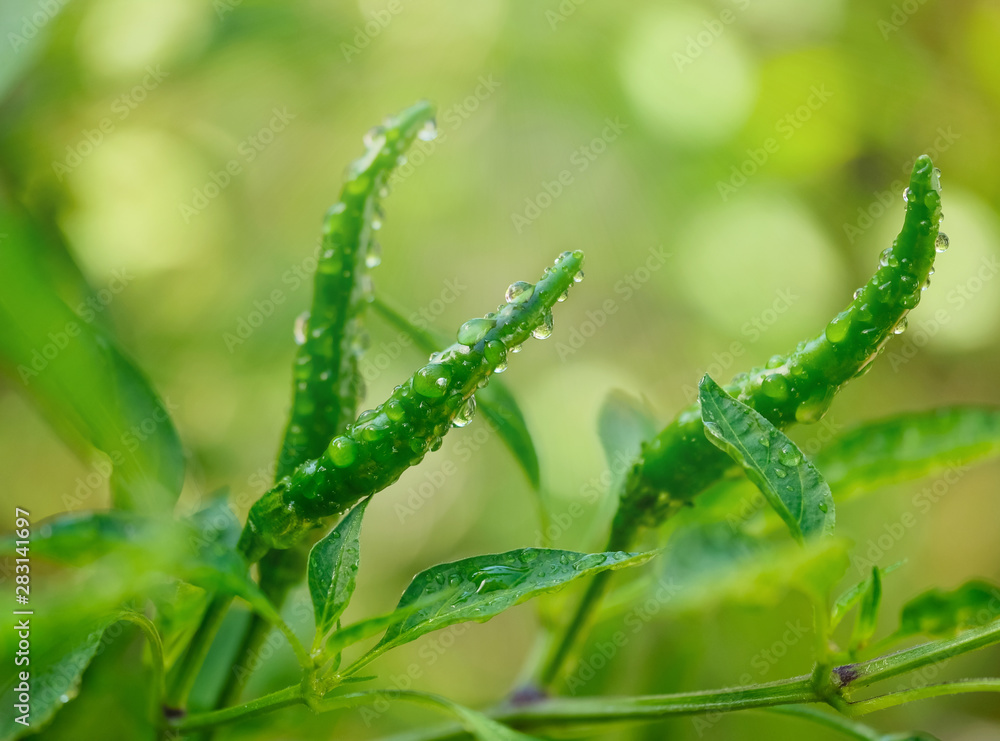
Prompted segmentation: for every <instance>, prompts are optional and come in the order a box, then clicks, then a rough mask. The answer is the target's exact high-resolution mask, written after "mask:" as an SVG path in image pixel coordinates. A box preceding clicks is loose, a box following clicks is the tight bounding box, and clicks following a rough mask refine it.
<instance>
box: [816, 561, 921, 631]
mask: <svg viewBox="0 0 1000 741" xmlns="http://www.w3.org/2000/svg"><path fill="white" fill-rule="evenodd" d="M904 563H905V562H904V561H897V562H896V563H894V564H892V565H891V566H886V567H885V568H884V569H879V581H881V577H884V576H886V575H887V574H891V573H892V572H893V571H895V570H896V569H898V568H899V567H900V566H902V565H903V564H904ZM871 581H872V577H870V576H869V577H868V578H867V579H865V580H864V581H860V582H858V583H857V584H855V585H854V586H853V587H851V588H850V589H848V590H847V591H846V592H844V593H843V594H842V595H840V596H839V597H838V598H837V600H836V601H835V602H834V604H833V609H832V610H831V611H830V630H833V629H834V628H836V627H837V626H838V625H840V622H841V621H842V620H843V619H844V617H845V616H846V615H847V613H848V612H850V611H851V609H852V608H853V607H854V606H855V605H857V604H858V602H860V601H861V598H862V597H863V596H864V595H865V593H866V592H867V591H868V589H869V587H870V584H871Z"/></svg>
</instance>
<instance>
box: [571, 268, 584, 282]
mask: <svg viewBox="0 0 1000 741" xmlns="http://www.w3.org/2000/svg"><path fill="white" fill-rule="evenodd" d="M582 280H583V271H582V270H577V271H576V275H574V276H573V282H574V283H579V282H580V281H582Z"/></svg>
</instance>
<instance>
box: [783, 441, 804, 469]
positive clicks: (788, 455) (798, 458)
mask: <svg viewBox="0 0 1000 741" xmlns="http://www.w3.org/2000/svg"><path fill="white" fill-rule="evenodd" d="M778 461H780V462H781V464H782V465H783V466H797V465H799V464H800V463H801V462H802V454H801V453H800V452H799V451H798V450H797V449H796V448H794V447H791V446H785V447H784V448H782V449H781V450H780V451H778Z"/></svg>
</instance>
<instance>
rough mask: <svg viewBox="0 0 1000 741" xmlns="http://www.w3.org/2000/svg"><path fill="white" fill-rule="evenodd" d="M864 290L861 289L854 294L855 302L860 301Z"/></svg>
mask: <svg viewBox="0 0 1000 741" xmlns="http://www.w3.org/2000/svg"><path fill="white" fill-rule="evenodd" d="M863 290H864V289H863V288H859V289H858V290H856V291H855V292H854V300H855V301H857V300H858V298H860V296H861V292H862V291H863Z"/></svg>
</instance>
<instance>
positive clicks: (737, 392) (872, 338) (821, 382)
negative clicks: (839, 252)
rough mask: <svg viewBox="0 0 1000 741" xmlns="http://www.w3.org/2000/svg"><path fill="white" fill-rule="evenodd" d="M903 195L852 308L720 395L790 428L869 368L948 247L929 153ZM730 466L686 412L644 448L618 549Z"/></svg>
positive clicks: (623, 509)
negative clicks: (887, 242) (899, 213)
mask: <svg viewBox="0 0 1000 741" xmlns="http://www.w3.org/2000/svg"><path fill="white" fill-rule="evenodd" d="M904 198H905V200H906V216H905V219H904V222H903V228H902V231H901V232H900V233H899V236H898V237H896V239H895V241H894V242H893V244H892V247H891V248H889V249H887V250H885V251H884V252H883V253H882V256H881V258H880V261H879V268H878V270H877V271H876V273H875V275H874V276H873V277H872V279H871V280H870V281H869V282H868V283H866V284H865V285H864V286H862V287H861V288H859V289H858V290H857V291H856V292H855V294H854V300H853V301H852V302H851V304H850V305H849V306H848V307H847V308H846V309H845V310H844V311H842V312H840V313H839V314H838V315H837V316H836V317H835V318H834V319H833V321H831V322H830V323H829V324H828V325H827V326H826V329H825V330H824V332H823V333H822V334H820V335H819V336H818V337H815V338H813V339H812V340H809V341H807V342H802V343H800V344H799V346H798V347H796V348H795V350H794V351H793V352H792V353H791V354H789V355H787V356H784V357H782V356H775V357H774V358H772V359H771V360H770V361H769V362H768V363H767V365H766V366H765V367H764V368H755V369H753V370H752V371H750V373H743V374H740V375H738V376H737V377H736V378H734V379H733V381H732V382H731V383H730V385H729V386H727V387H726V391H728V392H729V393H730V394H731V395H732V396H734V397H736V398H737V399H739V400H740V401H741V402H743V403H744V404H746V405H748V406H750V407H752V408H754V409H756V410H757V411H758V412H760V413H761V414H762V415H763V416H764V417H766V418H767V419H768V420H770V421H771V422H772V423H773V424H775V425H777V426H779V427H787V426H789V425H791V424H793V423H795V422H816V421H818V420H819V419H820V418H821V417H822V416H823V415H824V414H825V413H826V411H827V409H828V408H829V407H830V404H831V402H832V401H833V397H834V396H835V395H836V393H837V392H838V391H839V390H840V389H841V388H842V387H843V386H844V384H846V383H847V382H848V381H849V380H850V379H852V378H854V377H856V376H858V375H860V374H862V373H864V372H865V371H867V370H868V367H869V364H870V363H871V362H872V360H874V359H875V357H876V356H877V355H878V354H879V353H880V352H881V350H882V348H883V346H884V345H885V343H886V342H887V341H888V340H889V339H890V338H891V337H892V336H893V334H899V333H900V332H901V331H902V330H903V329H904V328H905V321H906V314H907V313H908V312H909V311H910V309H912V308H913V307H914V306H916V305H917V303H918V302H919V300H920V293H921V291H922V290H923V288H925V287H926V285H927V283H928V278H929V276H930V273H931V272H932V266H933V263H934V255H935V252H936V251H943V250H944V248H945V247H946V246H947V237H945V236H944V235H943V234H939V232H938V225H939V223H940V220H941V193H940V185H939V183H938V171H937V170H936V169H935V168H934V166H933V164H932V163H931V160H930V158H929V157H927V156H926V155H922V156H920V157H918V158H917V160H916V162H915V163H914V165H913V173H912V175H911V177H910V187H909V188H907V190H906V191H905V193H904ZM731 466H732V461H731V460H730V458H729V457H728V456H727V455H726V454H725V453H723V452H722V451H720V450H719V449H718V448H716V447H715V446H714V445H712V443H710V442H709V441H708V440H707V439H706V437H705V434H704V432H703V425H702V420H701V412H700V410H699V408H698V406H697V405H692V406H690V407H688V408H687V409H684V410H683V411H682V412H681V413H680V414H679V415H678V416H677V417H676V418H675V419H674V421H673V422H672V423H671V424H670V425H668V426H667V427H666V428H665V429H664V430H663V431H662V432H660V434H659V435H657V436H656V437H655V438H653V439H652V440H650V441H648V442H647V443H645V444H644V445H643V446H642V450H641V452H640V455H639V458H638V460H637V462H636V463H635V465H634V466H633V468H632V470H631V473H630V475H629V478H628V481H627V483H626V485H625V491H624V493H623V495H622V501H621V503H620V506H619V509H618V514H617V515H616V517H615V522H614V525H613V528H612V541H613V542H615V543H616V546H615V547H618V546H619V545H621V542H624V541H627V540H629V539H630V538H631V533H632V532H634V531H635V529H636V528H638V527H640V526H642V525H649V526H654V525H656V524H658V523H659V522H661V521H662V520H663V519H664V518H665V517H666V516H668V515H669V514H670V512H672V511H674V510H676V509H677V508H678V507H680V506H683V504H684V503H685V502H687V501H690V500H691V499H692V498H693V497H694V496H695V495H697V494H698V493H700V492H701V491H703V490H704V489H705V488H707V487H708V486H709V485H710V484H712V483H713V482H714V481H716V480H717V479H719V478H720V477H721V476H722V475H723V474H724V473H725V472H726V471H727V470H728V469H729V468H730V467H731Z"/></svg>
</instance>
